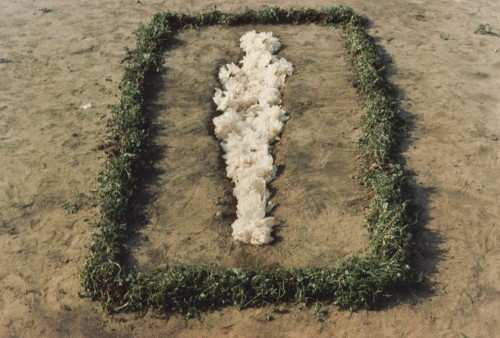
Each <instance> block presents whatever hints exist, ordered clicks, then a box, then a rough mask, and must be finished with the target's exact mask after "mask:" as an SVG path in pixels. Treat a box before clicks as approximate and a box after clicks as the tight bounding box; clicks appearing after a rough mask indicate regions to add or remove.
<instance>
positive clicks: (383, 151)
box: [81, 7, 415, 315]
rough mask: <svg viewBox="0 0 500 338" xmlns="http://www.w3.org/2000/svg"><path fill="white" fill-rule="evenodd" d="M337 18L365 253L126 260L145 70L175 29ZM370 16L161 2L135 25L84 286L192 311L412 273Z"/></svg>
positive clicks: (393, 101)
mask: <svg viewBox="0 0 500 338" xmlns="http://www.w3.org/2000/svg"><path fill="white" fill-rule="evenodd" d="M307 23H315V24H320V25H326V26H341V27H342V29H343V37H344V41H345V46H346V48H347V51H348V55H349V57H350V60H351V63H352V69H353V71H354V73H355V75H356V76H357V91H358V95H359V96H360V97H361V98H362V100H363V102H364V103H365V114H364V117H363V118H362V121H361V125H362V137H361V138H360V140H359V144H360V150H361V153H362V158H363V161H364V165H363V167H364V169H363V175H364V177H363V179H364V180H365V182H366V184H368V185H369V187H370V188H371V190H372V194H371V195H372V199H371V201H370V205H369V208H368V212H367V217H366V219H367V225H366V227H367V229H368V231H369V240H370V254H369V255H368V256H367V257H350V258H348V259H346V260H344V261H342V262H340V263H339V264H338V265H337V266H336V267H333V268H310V269H293V268H291V269H288V268H287V269H285V268H283V269H275V270H269V269H260V270H245V269H239V268H238V269H236V268H235V269H227V268H226V269H224V268H219V269H216V268H205V267H201V266H175V267H171V268H168V269H164V270H156V271H151V272H147V273H143V272H139V271H133V270H129V269H127V268H126V267H125V265H124V264H123V257H124V253H125V252H126V246H125V242H126V240H127V237H128V232H129V231H128V227H129V222H130V217H131V215H132V213H133V211H134V208H136V207H137V206H136V205H134V201H133V197H134V194H135V193H136V183H137V177H138V175H139V174H140V173H141V171H143V170H144V169H145V168H146V167H147V166H148V161H147V156H146V154H147V148H148V126H149V117H148V114H147V112H146V110H145V103H144V94H145V87H146V83H147V79H148V77H149V76H150V75H151V74H152V73H154V72H155V71H156V70H157V69H158V68H159V66H160V64H161V60H162V50H163V49H164V48H165V46H166V45H167V44H168V42H169V41H170V39H171V37H172V36H173V35H174V34H176V33H177V32H178V31H180V30H182V29H189V28H199V27H205V26H211V25H224V26H237V25H244V24H268V25H273V24H307ZM367 23H368V20H367V19H366V18H364V17H362V16H359V15H357V14H356V13H355V12H354V11H353V10H352V9H350V8H347V7H332V8H325V9H318V10H317V9H302V10H295V9H289V10H285V9H280V8H267V9H263V10H246V11H243V12H238V13H223V12H220V11H211V12H207V13H200V14H197V15H193V16H191V15H186V14H179V13H170V12H160V13H157V14H156V15H154V17H153V18H152V20H151V21H150V22H149V24H147V25H141V26H140V27H139V29H138V30H137V32H136V35H137V44H136V47H135V49H133V50H127V53H126V57H125V60H124V61H125V62H126V65H125V74H124V77H123V79H122V81H121V83H120V86H119V89H120V91H121V96H120V102H119V103H118V104H117V105H116V106H115V108H114V113H113V119H112V125H113V131H114V139H115V140H116V147H115V150H114V152H113V155H112V156H110V159H109V160H108V162H107V165H106V167H105V169H104V170H103V172H102V173H101V174H100V175H99V178H98V181H99V185H100V193H99V196H100V197H99V198H100V214H101V215H100V217H101V220H100V223H99V227H100V229H99V231H98V232H97V233H96V234H95V240H94V242H93V244H92V247H91V250H90V255H88V257H87V260H86V263H85V266H84V267H83V269H82V271H81V277H82V284H83V288H84V291H83V292H82V293H81V295H82V296H86V297H90V298H92V299H93V300H99V301H100V302H101V303H102V305H103V307H104V308H105V309H106V310H107V311H111V312H119V311H145V310H146V309H148V308H157V309H161V310H164V311H178V312H182V313H184V314H187V315H192V314H195V313H197V312H198V311H203V310H210V309H215V308H219V307H221V306H227V305H234V306H237V307H239V308H244V307H249V306H261V305H266V304H279V303H283V302H305V303H310V302H314V301H323V302H329V303H333V304H336V305H338V306H339V307H340V308H341V309H350V310H359V309H367V308H370V307H372V306H373V305H374V304H375V303H376V302H377V301H379V300H380V299H382V298H387V297H390V296H391V295H392V294H393V292H394V290H395V289H396V288H398V287H405V286H407V285H408V284H409V283H410V282H411V281H412V280H413V278H414V275H415V273H414V271H413V269H412V268H411V267H410V265H409V259H410V252H411V244H412V235H411V229H410V224H411V220H410V217H409V216H408V212H407V205H408V198H407V197H406V195H405V193H404V189H403V187H404V184H405V180H406V177H405V173H404V171H403V168H402V165H401V163H400V162H398V160H397V152H398V150H397V142H398V137H399V136H400V135H401V132H400V130H401V126H402V124H401V121H400V117H399V115H398V104H397V98H396V94H395V90H394V87H393V85H392V84H391V83H390V82H389V81H388V80H387V78H386V74H385V71H384V61H383V58H382V56H381V54H380V52H379V51H378V50H377V47H376V46H375V43H374V41H373V39H372V38H371V37H370V36H369V35H368V34H367V32H366V27H367Z"/></svg>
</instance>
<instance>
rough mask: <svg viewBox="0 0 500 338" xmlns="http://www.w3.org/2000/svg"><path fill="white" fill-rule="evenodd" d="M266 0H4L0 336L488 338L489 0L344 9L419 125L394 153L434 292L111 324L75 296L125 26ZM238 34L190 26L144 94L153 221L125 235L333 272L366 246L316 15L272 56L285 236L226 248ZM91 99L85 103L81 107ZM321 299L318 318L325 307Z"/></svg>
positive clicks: (492, 285) (495, 49)
mask: <svg viewBox="0 0 500 338" xmlns="http://www.w3.org/2000/svg"><path fill="white" fill-rule="evenodd" d="M270 4H271V3H269V2H266V1H261V0H256V1H251V2H247V1H241V0H238V1H233V2H231V3H229V2H225V1H199V0H192V1H177V0H175V1H147V0H141V1H116V0H110V1H106V2H102V1H97V0H82V1H78V2H76V1H75V2H70V1H66V2H62V1H56V0H47V1H38V0H36V1H32V0H29V1H27V0H18V1H0V163H1V165H0V290H1V292H0V337H2V338H3V337H92V336H93V337H166V336H168V337H170V336H182V337H219V336H229V337H308V336H312V337H316V336H319V337H332V336H333V337H337V336H338V337H366V336H373V337H426V336H429V337H435V336H438V337H461V335H465V336H468V337H471V338H472V337H494V336H496V335H498V331H499V329H500V322H499V321H500V319H499V317H498V313H500V282H499V281H500V264H499V262H500V246H499V243H500V241H499V239H500V223H499V221H498V219H499V216H500V207H499V205H500V203H499V200H500V161H499V156H500V131H499V127H500V103H499V102H500V94H499V91H498V88H499V85H500V80H499V79H500V37H499V36H498V35H480V34H474V30H475V28H476V25H477V24H478V23H489V24H490V25H491V26H492V27H493V31H494V32H496V33H500V3H498V2H497V1H493V0H489V1H487V0H478V1H475V2H471V1H461V0H456V1H451V0H444V1H441V2H434V1H424V0H416V1H401V0H399V1H396V0H389V1H384V2H380V3H379V2H365V1H360V0H351V1H343V2H342V3H340V4H344V5H348V6H351V7H353V8H354V9H355V10H356V11H358V12H359V13H361V14H365V15H367V16H368V17H369V18H370V19H371V20H372V26H371V28H370V34H372V35H373V36H374V37H375V38H376V39H377V42H378V43H379V45H380V47H381V48H382V49H383V50H384V51H385V53H387V54H388V55H390V56H391V57H392V63H388V70H389V72H390V73H391V74H392V75H393V76H392V77H391V80H392V81H393V82H395V83H396V84H397V85H398V86H399V88H400V89H401V91H402V92H401V99H402V101H401V108H402V114H403V116H404V117H405V118H406V119H407V120H408V121H409V126H410V130H409V133H410V140H409V141H408V142H406V143H405V144H403V145H402V150H403V155H404V156H405V159H406V168H407V169H408V170H410V171H411V172H412V180H413V181H414V182H413V186H414V190H415V199H416V202H417V204H418V210H419V215H420V217H419V222H418V224H417V225H416V230H417V234H416V238H415V240H416V247H417V252H416V253H415V256H416V257H415V264H416V265H417V267H418V268H419V269H420V270H421V271H422V272H423V273H424V274H425V275H426V276H427V277H428V278H429V280H430V282H431V283H430V285H429V287H428V288H422V289H417V290H412V292H409V293H408V292H402V293H400V294H399V300H398V301H392V302H389V303H387V304H383V305H382V306H381V307H380V309H378V310H373V311H362V312H357V313H349V312H341V311H338V310H337V309H336V308H335V307H333V306H326V307H320V306H319V305H318V306H312V307H309V308H304V307H302V306H301V305H296V306H287V307H285V310H286V311H284V312H286V313H281V312H283V311H281V312H280V311H274V312H273V308H260V309H247V310H243V311H239V310H237V309H233V308H227V309H223V310H221V311H217V312H213V313H206V314H203V315H202V317H201V319H199V320H198V319H195V320H185V319H184V318H182V317H181V316H178V315H171V316H164V315H159V314H156V313H153V312H149V313H147V314H146V315H145V316H142V317H140V316H137V315H135V314H128V315H114V316H110V315H106V314H104V313H103V312H102V310H101V309H100V307H99V305H98V304H97V303H93V302H90V301H89V300H87V299H81V298H79V297H78V292H79V291H81V286H80V280H79V278H78V270H79V268H81V266H82V265H83V263H84V261H85V256H86V255H87V254H88V252H89V246H90V244H91V242H92V232H93V231H95V229H94V228H92V227H91V226H89V222H92V221H95V220H96V217H97V216H96V215H97V208H96V207H95V206H94V197H95V191H96V189H97V182H96V177H97V174H98V173H99V172H100V171H101V170H102V168H103V166H104V163H105V159H106V154H105V151H104V149H102V142H103V141H105V140H106V138H107V137H108V134H109V130H108V128H107V126H106V123H107V119H108V118H109V117H110V109H109V105H110V104H114V103H116V100H117V98H116V96H115V95H116V94H117V93H118V89H117V84H118V82H119V80H120V79H121V76H122V70H123V69H122V67H123V66H122V64H121V63H120V61H121V60H122V58H123V55H124V48H125V47H127V46H128V47H132V46H133V44H134V41H135V36H134V34H133V31H134V30H135V29H136V28H137V26H138V25H139V23H141V22H143V23H146V22H147V21H148V20H149V18H150V17H151V16H152V15H153V14H154V13H155V12H157V11H160V10H174V11H182V12H189V13H194V12H198V11H204V10H209V9H213V8H214V7H217V8H218V9H221V10H238V9H240V8H243V7H245V6H247V7H251V8H262V7H264V6H265V5H270ZM303 4H304V3H303V2H299V1H295V0H285V1H281V2H280V3H279V5H280V6H282V7H301V6H302V5H303ZM332 5H336V4H334V3H331V2H329V1H323V0H317V1H316V0H315V1H312V2H311V3H310V6H313V7H320V6H332ZM260 28H263V29H265V28H266V27H256V29H260ZM246 29H247V27H244V28H238V29H232V30H224V29H222V30H221V29H218V28H213V29H210V30H204V31H199V32H187V33H185V34H184V35H182V36H180V37H179V38H178V42H179V43H178V46H176V48H173V49H171V50H169V51H168V52H167V55H166V62H165V65H164V71H163V72H162V73H161V75H160V76H158V77H157V79H156V81H155V86H156V89H158V90H157V92H158V93H157V95H155V97H153V98H151V102H150V109H151V111H152V113H153V115H154V116H155V122H154V123H155V124H154V131H155V142H157V143H158V145H160V146H162V149H164V152H163V154H162V155H163V156H162V157H161V159H160V161H159V162H158V169H159V170H158V173H157V175H156V176H155V177H154V178H153V179H152V180H151V182H149V183H150V184H148V186H147V187H146V188H147V189H146V191H147V193H148V194H149V197H150V198H151V201H152V202H151V203H150V204H149V206H148V207H147V209H146V213H147V215H148V219H149V222H148V224H147V225H145V226H144V227H143V228H141V229H139V233H138V236H137V240H135V241H134V242H132V243H131V247H132V248H133V251H134V258H135V259H136V263H137V264H138V265H139V266H144V267H147V266H157V265H163V264H167V263H169V264H172V263H179V262H195V263H201V262H203V263H207V264H222V265H226V266H250V267H255V266H278V265H283V266H324V265H328V264H332V263H331V262H334V261H335V260H336V259H338V258H342V257H345V256H346V255H350V254H362V253H363V248H364V246H365V243H366V235H365V233H364V231H363V229H362V227H361V226H362V224H363V220H362V206H363V193H362V190H360V189H359V187H358V186H357V185H356V184H355V183H353V181H352V180H350V179H349V174H351V173H352V172H355V170H356V169H355V156H356V151H355V144H354V140H355V139H356V136H357V132H358V131H357V130H356V129H353V127H354V126H355V123H356V122H355V121H356V120H357V118H358V117H359V114H360V111H359V104H358V102H357V101H356V97H355V91H354V88H352V85H351V83H350V74H349V68H348V66H347V62H346V60H345V59H344V58H343V48H342V45H341V43H340V35H339V32H338V31H336V30H335V29H333V30H325V29H324V28H318V27H302V28H297V27H276V28H273V31H275V33H276V35H278V36H279V37H280V39H282V42H283V43H284V44H285V48H284V49H283V51H282V52H280V56H283V57H286V58H287V59H289V60H291V61H292V62H293V63H294V65H295V67H296V71H295V73H294V75H292V76H291V77H290V78H289V80H288V82H287V86H286V88H285V90H284V93H283V98H284V104H285V107H286V109H287V110H288V111H289V112H290V114H291V117H292V118H291V119H290V121H289V122H288V124H287V126H286V130H285V133H284V135H283V139H282V141H281V143H279V144H278V145H277V146H276V161H277V163H278V164H280V165H281V166H282V174H281V175H280V177H279V178H278V179H277V180H276V181H275V182H273V187H274V188H275V195H274V197H273V199H274V200H275V202H277V203H278V207H277V208H276V210H275V211H274V215H275V216H276V218H277V219H278V220H279V223H280V226H279V227H278V231H277V235H278V241H277V243H276V245H274V246H268V247H265V248H252V247H248V246H243V245H240V244H238V243H234V242H232V240H230V238H229V235H230V223H231V217H233V216H232V215H231V203H232V202H231V197H230V189H231V187H230V185H229V184H228V182H227V180H226V179H225V178H224V177H223V174H222V173H221V169H220V168H221V167H220V163H219V161H218V159H217V156H218V155H219V153H218V148H217V144H216V141H215V139H214V138H213V136H212V135H211V131H210V127H209V119H210V117H211V115H210V114H213V113H214V112H213V106H212V104H211V95H213V91H214V88H215V86H217V83H216V81H215V79H214V74H215V71H216V69H217V67H218V66H219V65H220V64H222V62H225V61H237V60H239V59H240V57H241V53H240V51H239V50H238V48H237V39H238V37H239V35H241V33H242V32H244V31H245V30H246ZM196 41H198V43H197V42H196ZM200 41H202V43H199V42H200ZM197 64H201V66H199V67H195V65H197ZM186 88H189V89H190V90H189V91H187V90H186ZM297 93H299V94H300V95H298V94H297ZM190 95H191V96H190ZM174 96H175V99H174ZM89 102H91V103H92V108H89V109H82V108H80V107H81V106H82V105H84V104H87V103H89ZM188 138H189V142H186V140H187V139H188ZM186 155H189V156H186ZM172 158H176V159H178V160H177V161H172V160H171V159H172ZM186 167H189V170H187V171H186V169H184V168H186ZM221 198H223V199H224V200H226V201H227V202H225V203H222V204H224V205H220V204H221V203H217V201H220V199H221ZM63 205H65V206H66V207H63ZM73 205H75V206H76V208H75V209H74V210H72V206H73ZM217 211H221V212H222V213H223V215H224V217H217V216H215V215H216V213H217ZM304 239H305V240H304ZM261 249H262V250H261ZM322 310H326V311H327V313H328V315H327V316H326V318H322V317H319V316H318V314H317V313H318V312H320V313H324V312H323V311H322ZM270 314H272V316H273V317H274V320H272V321H267V320H266V317H267V318H269V316H268V315H270Z"/></svg>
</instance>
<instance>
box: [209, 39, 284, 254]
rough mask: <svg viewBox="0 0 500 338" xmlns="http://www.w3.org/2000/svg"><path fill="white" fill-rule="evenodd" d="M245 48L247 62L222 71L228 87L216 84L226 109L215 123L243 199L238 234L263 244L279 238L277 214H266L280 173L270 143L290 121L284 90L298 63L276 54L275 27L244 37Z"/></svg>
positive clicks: (217, 100)
mask: <svg viewBox="0 0 500 338" xmlns="http://www.w3.org/2000/svg"><path fill="white" fill-rule="evenodd" d="M240 47H241V49H243V51H244V52H245V53H246V55H245V56H244V57H243V60H241V61H240V63H241V67H238V66H237V65H235V64H234V63H230V64H227V65H224V66H222V67H221V69H220V70H219V80H220V82H221V84H222V88H223V89H222V90H221V89H216V92H215V95H214V102H215V103H216V105H217V110H219V111H223V112H224V113H223V114H221V115H219V116H217V117H216V118H214V125H215V134H216V136H217V137H218V138H219V139H221V146H222V149H223V150H224V152H225V155H224V156H223V157H224V159H225V160H226V165H227V168H226V172H227V176H228V177H229V178H231V179H232V181H233V182H234V185H235V187H234V191H233V194H234V195H235V197H236V199H237V202H238V205H237V210H236V214H237V217H238V218H237V219H236V221H235V222H234V223H233V224H232V229H233V238H234V239H236V240H239V241H242V242H244V243H250V244H255V245H262V244H267V243H270V242H271V241H272V240H273V238H272V237H271V232H272V227H273V225H274V219H273V217H266V212H268V211H269V210H270V209H272V206H273V205H272V203H271V202H270V201H268V200H269V196H270V193H269V190H268V189H267V187H266V184H267V183H268V182H270V181H271V180H273V179H274V178H275V176H276V166H275V165H274V164H273V157H272V155H271V154H270V151H269V149H270V147H269V146H270V143H272V142H274V141H277V140H279V135H280V133H281V131H282V129H283V126H284V122H285V121H286V120H288V116H287V115H286V112H285V111H284V110H283V109H281V106H280V105H281V93H280V89H281V88H282V87H283V86H284V84H285V78H286V76H288V75H291V74H292V73H293V66H292V64H291V63H290V62H288V61H287V60H286V59H284V58H281V59H278V58H277V57H276V56H275V55H273V54H274V53H275V52H277V51H278V50H279V48H280V47H281V44H280V42H279V40H278V39H277V38H276V37H273V34H272V33H271V32H267V33H256V32H255V31H250V32H248V33H246V34H244V35H243V36H242V37H241V39H240Z"/></svg>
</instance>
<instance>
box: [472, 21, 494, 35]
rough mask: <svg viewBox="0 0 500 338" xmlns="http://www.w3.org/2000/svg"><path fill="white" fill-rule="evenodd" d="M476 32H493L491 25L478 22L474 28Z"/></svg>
mask: <svg viewBox="0 0 500 338" xmlns="http://www.w3.org/2000/svg"><path fill="white" fill-rule="evenodd" d="M474 33H476V34H492V30H491V26H490V25H489V24H487V23H478V24H477V25H476V29H475V30H474Z"/></svg>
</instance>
